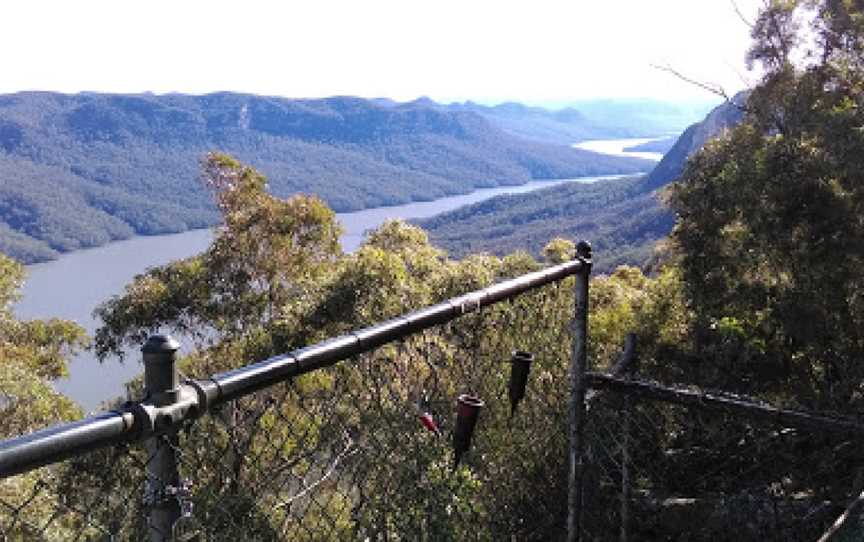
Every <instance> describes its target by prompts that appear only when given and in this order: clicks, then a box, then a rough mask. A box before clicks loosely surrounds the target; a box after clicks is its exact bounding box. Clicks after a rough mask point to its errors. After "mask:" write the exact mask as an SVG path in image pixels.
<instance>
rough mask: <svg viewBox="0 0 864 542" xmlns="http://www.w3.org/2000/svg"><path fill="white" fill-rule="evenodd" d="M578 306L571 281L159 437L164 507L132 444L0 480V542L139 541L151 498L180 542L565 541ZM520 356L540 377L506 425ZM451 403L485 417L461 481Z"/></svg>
mask: <svg viewBox="0 0 864 542" xmlns="http://www.w3.org/2000/svg"><path fill="white" fill-rule="evenodd" d="M572 300H573V297H572V279H568V280H566V281H564V284H561V285H551V286H547V287H543V288H541V289H538V290H537V291H534V292H531V293H527V294H524V295H522V296H520V297H518V298H516V299H515V300H512V301H508V302H504V303H501V304H499V305H495V306H492V307H486V308H483V309H482V310H480V311H477V312H474V313H471V314H468V315H465V316H463V317H461V318H459V319H458V320H456V321H453V322H451V323H449V324H446V325H442V326H439V327H437V328H433V329H430V330H426V331H424V332H420V333H417V334H415V335H412V336H409V337H405V338H403V339H401V340H398V341H395V342H393V343H390V344H388V345H385V346H382V347H379V348H377V349H375V350H373V351H371V352H368V353H365V354H362V355H359V356H355V357H353V358H351V359H349V360H346V361H344V362H343V363H340V364H338V365H336V366H333V367H330V368H327V369H323V370H320V371H316V372H314V373H310V374H307V375H303V376H301V377H297V378H295V379H293V380H291V381H289V382H285V383H282V384H279V385H276V386H273V387H270V388H268V389H265V390H262V391H259V392H256V393H254V394H252V395H249V396H246V397H244V398H241V399H238V400H235V401H232V402H231V403H228V404H226V405H224V406H222V407H221V408H219V409H218V410H217V411H215V412H211V413H208V414H206V415H204V416H203V417H201V418H199V419H197V420H195V421H194V422H190V423H188V424H187V425H186V426H185V427H184V428H182V429H181V430H180V431H179V433H178V434H176V435H173V436H170V435H169V436H162V437H159V438H160V439H162V441H163V443H164V444H166V445H168V446H170V447H171V448H173V449H174V451H175V455H176V457H177V461H178V466H179V472H180V478H181V480H179V481H170V482H171V483H172V484H173V487H174V491H173V492H172V493H171V494H170V495H155V496H154V495H148V492H147V491H146V489H147V487H148V486H147V482H146V476H145V470H146V465H147V463H148V460H149V459H150V458H149V457H148V454H147V452H146V450H145V447H144V446H142V445H141V443H131V444H129V445H127V446H120V447H111V448H108V449H103V450H98V451H95V452H91V453H88V454H85V455H83V456H81V457H77V458H75V459H72V460H69V461H65V462H62V463H59V464H55V465H52V466H49V467H44V468H41V469H37V470H35V471H32V472H30V473H27V474H23V475H19V476H14V477H11V478H7V479H5V480H2V481H0V532H2V537H3V539H4V540H141V539H145V538H146V537H147V531H148V528H152V524H151V523H149V522H148V519H147V518H148V513H150V512H148V508H149V507H152V506H153V504H154V502H155V501H159V500H160V499H161V500H162V501H171V503H172V504H173V505H178V506H180V507H181V509H182V511H183V514H182V517H181V519H180V521H179V522H177V524H176V525H175V526H174V533H173V534H174V536H175V537H176V539H178V540H262V541H264V540H429V541H433V540H490V541H491V540H511V539H516V540H554V539H558V538H562V537H563V529H564V526H565V524H566V502H567V499H566V495H567V488H566V478H567V463H566V461H567V430H566V427H567V408H568V393H569V385H568V379H567V374H568V367H569V359H570V352H571V350H570V348H571V336H570V333H571V332H570V325H569V324H570V321H571V318H572V303H573V301H572ZM514 350H522V351H528V352H531V353H532V354H533V355H534V356H535V362H534V364H533V366H532V369H531V374H530V378H529V381H528V387H527V393H526V397H525V399H524V400H523V401H521V403H520V404H519V405H518V408H517V409H516V412H515V414H513V415H511V403H510V400H509V396H508V379H509V374H510V364H509V363H508V361H509V360H510V357H511V353H512V352H513V351H514ZM237 365H239V363H238V364H237ZM189 376H193V377H199V378H200V377H204V376H207V375H189ZM460 394H471V395H474V396H477V397H479V398H480V399H482V400H483V401H484V403H485V407H484V408H483V409H482V411H481V413H480V417H479V421H478V424H477V427H476V431H475V433H474V435H473V439H472V443H473V444H472V447H471V449H470V451H468V452H467V453H466V454H465V455H464V456H463V457H462V458H461V461H460V463H459V465H458V466H457V465H454V452H453V446H452V444H453V437H452V435H453V430H454V423H455V421H454V420H455V405H456V400H457V397H458V396H459V395H460ZM436 427H437V431H436V430H435V428H436Z"/></svg>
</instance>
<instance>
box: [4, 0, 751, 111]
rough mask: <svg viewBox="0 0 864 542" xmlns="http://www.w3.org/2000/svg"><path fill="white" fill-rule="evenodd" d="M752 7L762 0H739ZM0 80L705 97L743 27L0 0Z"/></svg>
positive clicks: (627, 16)
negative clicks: (672, 72)
mask: <svg viewBox="0 0 864 542" xmlns="http://www.w3.org/2000/svg"><path fill="white" fill-rule="evenodd" d="M735 2H736V4H737V6H738V10H739V11H740V12H741V15H743V17H744V18H745V19H749V20H753V18H754V17H755V14H756V12H757V9H758V6H759V5H761V0H735ZM2 13H3V19H4V22H3V25H2V27H3V28H2V32H0V51H3V54H2V56H0V93H9V92H17V91H21V90H52V91H60V92H80V91H100V92H155V93H166V92H184V93H193V94H202V93H207V92H214V91H223V90H227V91H237V92H251V93H256V94H264V95H276V96H286V97H323V96H332V95H354V96H362V97H380V96H384V97H390V98H393V99H396V100H399V101H407V100H411V99H415V98H417V97H420V96H429V97H431V98H433V99H435V100H437V101H441V102H450V101H462V100H467V99H472V100H476V101H480V102H484V103H496V102H501V101H506V100H517V101H523V102H527V103H539V104H542V103H550V102H566V101H568V100H578V99H590V98H636V97H640V98H645V97H647V98H658V99H665V100H697V101H698V100H710V99H711V98H712V96H711V95H710V94H707V93H706V92H705V91H704V90H701V89H699V88H697V87H696V86H694V85H692V84H688V83H685V82H683V81H681V80H680V79H678V78H676V77H674V76H672V75H670V74H669V73H667V72H665V71H663V70H660V69H657V68H656V67H654V66H656V65H661V66H671V67H673V68H674V69H675V70H677V71H679V72H681V73H683V74H685V75H687V76H688V77H690V78H693V79H696V80H700V81H704V82H707V83H712V84H719V85H721V86H723V87H724V88H725V89H726V90H727V91H728V92H730V93H731V92H734V91H735V90H738V89H741V88H744V87H745V86H746V84H747V81H748V80H749V81H751V82H752V80H753V79H754V76H752V75H751V74H748V73H747V72H746V70H745V68H744V55H745V53H746V50H747V47H748V45H749V41H750V38H749V28H748V27H747V25H746V24H745V23H744V22H743V21H742V20H741V18H740V17H739V15H738V14H736V11H735V8H734V6H733V4H732V0H652V1H645V0H624V1H622V0H569V1H557V0H555V1H553V0H530V1H529V0H521V1H516V0H495V1H486V0H435V1H426V2H419V1H414V0H395V1H384V0H346V1H336V0H272V1H263V0H243V1H242V2H241V1H235V2H227V1H222V0H207V1H198V0H147V1H146V2H145V1H138V0H75V1H69V0H57V1H48V0H3V3H2Z"/></svg>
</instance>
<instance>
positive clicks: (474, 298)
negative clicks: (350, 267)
mask: <svg viewBox="0 0 864 542" xmlns="http://www.w3.org/2000/svg"><path fill="white" fill-rule="evenodd" d="M582 265H583V264H582V262H581V261H580V260H574V261H571V262H567V263H563V264H561V265H557V266H555V267H550V268H548V269H543V270H541V271H536V272H534V273H529V274H527V275H522V276H521V277H517V278H515V279H511V280H508V281H504V282H501V283H498V284H495V285H493V286H490V287H488V288H485V289H482V290H477V291H475V292H471V293H469V294H465V295H462V296H458V297H455V298H452V299H450V300H448V301H445V302H443V303H439V304H437V305H432V306H430V307H424V308H422V309H420V310H417V311H414V312H410V313H408V314H405V315H403V316H400V317H398V318H393V319H392V320H387V321H385V322H382V323H380V324H377V325H374V326H370V327H367V328H363V329H360V330H358V331H354V332H351V333H349V334H347V335H342V336H339V337H336V338H333V339H330V340H327V341H324V342H322V343H318V344H315V345H312V346H307V347H305V348H301V349H299V350H294V351H293V352H289V353H287V354H282V355H279V356H276V357H274V358H270V359H268V360H264V361H261V362H258V363H254V364H252V365H249V366H246V367H241V368H240V369H235V370H233V371H229V372H227V373H222V374H218V375H215V376H213V377H211V379H210V380H211V381H212V382H214V383H215V384H216V385H217V387H218V390H219V391H218V393H217V396H216V398H215V399H214V400H213V401H212V402H210V403H209V404H208V405H207V408H211V407H212V406H214V405H216V404H219V403H223V402H225V401H230V400H233V399H236V398H238V397H242V396H244V395H248V394H250V393H253V392H255V391H258V390H260V389H262V388H265V387H267V386H271V385H273V384H276V383H278V382H281V381H284V380H287V379H289V378H291V377H293V376H296V375H299V374H304V373H308V372H310V371H315V370H318V369H321V368H323V367H328V366H330V365H333V364H335V363H338V362H339V361H342V360H344V359H347V358H350V357H351V356H354V355H357V354H362V353H364V352H369V351H371V350H374V349H375V348H377V347H379V346H381V345H383V344H387V343H388V342H391V341H394V340H398V339H401V338H403V337H407V336H408V335H411V334H412V333H417V332H419V331H423V330H424V329H429V328H431V327H435V326H438V325H441V324H444V323H447V322H450V321H452V320H455V319H456V318H458V317H459V316H462V315H463V314H467V313H469V312H473V311H476V310H478V309H480V308H482V307H485V306H488V305H491V304H494V303H497V302H499V301H503V300H505V299H511V298H513V297H516V296H517V295H519V294H521V293H524V292H526V291H528V290H531V289H534V288H538V287H540V286H544V285H546V284H549V283H552V282H555V281H558V280H561V279H562V278H564V277H567V276H569V275H573V274H576V273H578V272H579V270H580V269H581V268H582Z"/></svg>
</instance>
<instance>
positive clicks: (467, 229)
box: [419, 178, 674, 272]
mask: <svg viewBox="0 0 864 542" xmlns="http://www.w3.org/2000/svg"><path fill="white" fill-rule="evenodd" d="M673 221H674V219H673V217H672V215H671V214H670V213H669V212H668V210H666V209H665V208H664V206H663V205H662V204H661V203H660V202H659V201H658V200H657V198H656V196H655V195H653V194H649V193H646V192H645V191H644V190H643V189H642V188H641V185H640V179H639V178H625V179H609V180H603V181H598V182H595V183H591V184H581V183H567V184H563V185H559V186H555V187H551V188H546V189H543V190H537V191H535V192H531V193H528V194H518V195H505V196H499V197H496V198H491V199H489V200H486V201H483V202H480V203H477V204H474V205H469V206H466V207H462V208H459V209H456V210H454V211H450V212H448V213H443V214H440V215H438V216H435V217H432V218H429V219H426V220H422V221H419V224H420V225H421V226H422V227H423V228H425V229H426V230H428V231H429V235H430V236H431V238H432V241H433V242H434V243H435V244H437V245H440V246H442V247H443V248H445V249H447V250H448V251H449V252H450V253H451V254H453V255H454V256H464V255H467V254H472V253H477V252H491V253H493V254H497V255H503V254H506V253H508V252H512V251H514V250H524V251H527V252H529V253H530V254H533V255H535V256H538V255H540V254H541V252H542V249H543V246H544V244H545V243H546V242H547V241H548V240H549V239H552V238H554V237H557V236H561V235H564V236H567V237H570V238H573V239H591V242H592V244H593V245H594V248H595V249H596V252H597V261H596V262H595V263H596V266H597V269H598V270H599V271H601V272H609V271H612V270H613V269H615V267H616V266H618V265H621V264H631V265H641V264H644V263H645V262H646V261H648V260H649V259H650V258H651V255H652V253H653V249H654V244H655V243H656V241H657V240H658V239H660V238H662V237H663V236H665V235H667V234H668V232H669V231H670V230H671V229H672V224H673Z"/></svg>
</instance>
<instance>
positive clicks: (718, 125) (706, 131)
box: [640, 92, 747, 191]
mask: <svg viewBox="0 0 864 542" xmlns="http://www.w3.org/2000/svg"><path fill="white" fill-rule="evenodd" d="M746 100H747V93H746V92H739V93H738V94H736V95H735V96H734V97H733V98H732V100H731V102H727V103H724V104H722V105H719V106H717V107H716V108H714V110H713V111H711V112H710V113H709V114H708V116H706V117H705V120H703V121H701V122H697V123H696V124H693V125H691V126H690V127H689V128H687V129H686V130H685V131H684V133H683V134H681V136H680V137H679V138H678V141H677V142H676V143H675V145H674V146H673V147H672V149H671V150H669V152H667V153H666V154H665V155H664V156H663V159H662V160H660V163H658V164H657V166H656V167H655V168H654V169H653V170H652V171H651V173H649V174H648V175H647V176H646V177H645V179H644V180H643V181H642V183H641V184H640V187H641V188H642V189H643V190H646V191H651V190H656V189H657V188H661V187H663V186H665V185H667V184H669V183H671V182H673V181H675V180H676V179H678V177H680V176H681V174H682V173H683V172H684V167H685V166H686V165H687V159H688V158H689V157H690V156H691V155H692V154H693V153H695V152H696V151H698V150H699V149H701V148H702V147H703V146H704V145H705V143H707V142H708V141H709V140H710V139H711V138H713V137H715V136H717V135H719V134H720V133H722V132H723V130H726V129H728V128H731V127H733V126H735V125H736V124H738V123H739V122H740V121H741V119H742V118H743V116H744V111H743V109H742V108H741V107H740V106H742V105H743V104H744V102H746Z"/></svg>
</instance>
